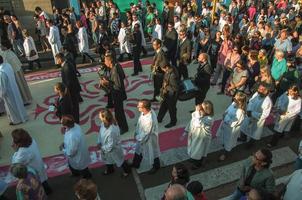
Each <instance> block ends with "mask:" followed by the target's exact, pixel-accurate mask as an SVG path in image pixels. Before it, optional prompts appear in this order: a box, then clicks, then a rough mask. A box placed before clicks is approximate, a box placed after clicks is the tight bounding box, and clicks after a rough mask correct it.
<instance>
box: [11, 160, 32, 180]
mask: <svg viewBox="0 0 302 200" xmlns="http://www.w3.org/2000/svg"><path fill="white" fill-rule="evenodd" d="M10 173H11V174H12V175H13V176H14V177H16V178H20V179H24V178H26V177H27V173H28V170H27V167H26V166H25V165H23V164H21V163H15V164H12V165H11V167H10Z"/></svg>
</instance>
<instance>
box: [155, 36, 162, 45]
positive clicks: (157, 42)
mask: <svg viewBox="0 0 302 200" xmlns="http://www.w3.org/2000/svg"><path fill="white" fill-rule="evenodd" d="M153 42H155V43H156V44H157V45H159V46H161V45H162V42H161V40H160V39H158V38H155V39H154V40H153Z"/></svg>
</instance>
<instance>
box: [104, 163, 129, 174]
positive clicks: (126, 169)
mask: <svg viewBox="0 0 302 200" xmlns="http://www.w3.org/2000/svg"><path fill="white" fill-rule="evenodd" d="M106 167H107V172H109V173H112V172H114V165H113V164H107V165H106ZM121 167H122V169H123V171H124V172H125V173H127V174H129V173H130V172H131V168H130V166H129V165H128V163H127V161H126V160H125V161H124V162H123V164H122V166H121Z"/></svg>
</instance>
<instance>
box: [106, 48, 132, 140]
mask: <svg viewBox="0 0 302 200" xmlns="http://www.w3.org/2000/svg"><path fill="white" fill-rule="evenodd" d="M105 65H106V66H107V67H108V68H109V69H110V73H109V77H107V78H106V77H103V78H101V79H100V84H101V85H102V86H105V87H107V88H109V90H110V92H109V94H108V102H112V103H113V107H114V114H115V119H116V121H117V123H118V125H119V127H120V133H121V134H124V133H126V132H128V124H127V120H126V116H125V112H124V101H125V100H126V99H127V94H126V91H125V86H124V79H125V77H126V76H125V73H124V71H123V68H122V67H121V65H120V64H118V63H117V62H116V60H115V59H114V58H113V56H112V55H111V53H106V54H105Z"/></svg>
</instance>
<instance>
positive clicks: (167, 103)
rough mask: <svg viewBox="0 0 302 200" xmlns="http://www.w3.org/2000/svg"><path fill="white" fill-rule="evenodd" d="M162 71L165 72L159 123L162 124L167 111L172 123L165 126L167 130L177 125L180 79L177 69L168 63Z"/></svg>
mask: <svg viewBox="0 0 302 200" xmlns="http://www.w3.org/2000/svg"><path fill="white" fill-rule="evenodd" d="M160 67H161V69H162V70H163V71H164V72H165V75H164V80H163V84H162V88H161V92H160V93H161V95H160V97H161V99H162V100H161V104H160V108H159V112H158V116H157V120H158V123H161V122H162V120H163V118H164V116H165V115H166V113H167V111H169V115H170V119H171V120H170V123H169V124H167V125H165V128H171V127H173V126H175V125H176V122H177V118H176V113H177V108H176V103H177V95H178V86H179V84H178V83H179V78H178V73H177V70H176V68H174V67H172V66H171V65H170V64H168V63H162V64H161V65H160Z"/></svg>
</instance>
